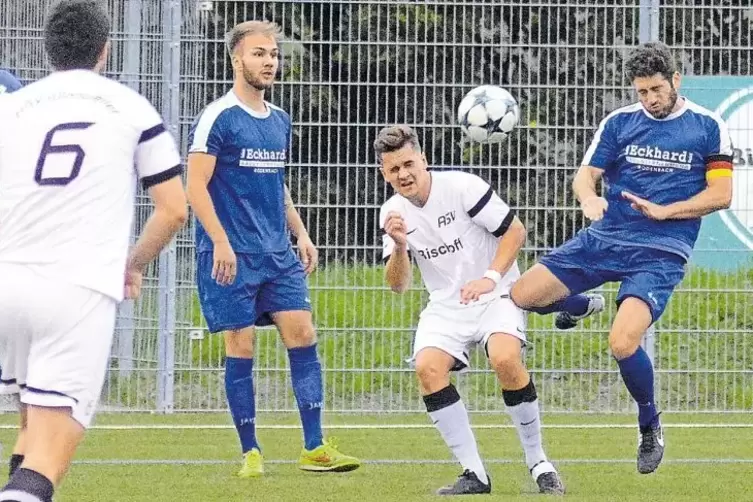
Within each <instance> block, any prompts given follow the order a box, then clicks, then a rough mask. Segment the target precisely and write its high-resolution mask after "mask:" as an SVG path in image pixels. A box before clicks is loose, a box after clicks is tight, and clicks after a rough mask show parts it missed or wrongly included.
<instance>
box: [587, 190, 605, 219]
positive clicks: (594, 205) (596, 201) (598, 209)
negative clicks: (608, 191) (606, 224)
mask: <svg viewBox="0 0 753 502" xmlns="http://www.w3.org/2000/svg"><path fill="white" fill-rule="evenodd" d="M607 207H609V204H608V203H607V200H606V199H605V198H604V197H599V196H598V195H594V196H592V197H588V198H587V199H586V200H584V201H583V202H581V204H580V208H581V209H582V210H583V214H584V215H585V216H586V218H588V219H589V220H591V221H599V220H600V219H602V218H603V217H604V212H605V211H606V210H607Z"/></svg>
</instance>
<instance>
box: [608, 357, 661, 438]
mask: <svg viewBox="0 0 753 502" xmlns="http://www.w3.org/2000/svg"><path fill="white" fill-rule="evenodd" d="M617 365H618V366H619V367H620V373H621V374H622V379H623V380H624V381H625V386H626V387H627V389H628V391H629V392H630V395H631V396H633V399H635V402H636V403H638V424H639V425H640V427H641V428H644V427H648V426H653V427H655V426H657V425H659V417H658V415H657V413H656V404H655V403H654V368H653V366H652V365H651V359H649V358H648V354H646V351H645V350H643V347H638V350H636V351H635V353H634V354H633V355H632V356H630V357H627V358H625V359H622V360H617Z"/></svg>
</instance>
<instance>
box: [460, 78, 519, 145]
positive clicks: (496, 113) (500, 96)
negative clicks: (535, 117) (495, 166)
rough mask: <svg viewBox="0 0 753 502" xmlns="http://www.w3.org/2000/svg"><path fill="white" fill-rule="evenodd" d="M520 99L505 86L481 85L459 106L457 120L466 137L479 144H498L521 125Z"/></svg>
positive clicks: (469, 93)
mask: <svg viewBox="0 0 753 502" xmlns="http://www.w3.org/2000/svg"><path fill="white" fill-rule="evenodd" d="M519 116H520V109H519V108H518V102H517V101H516V100H515V98H514V97H513V96H512V94H510V93H509V92H508V91H507V90H506V89H503V88H501V87H497V86H496V85H482V86H479V87H476V88H475V89H473V90H471V91H470V92H468V94H466V95H465V97H464V98H463V100H462V101H461V102H460V104H459V105H458V122H459V123H460V128H461V129H462V130H463V133H465V135H466V136H468V137H469V138H470V139H472V140H473V141H477V142H479V143H498V142H500V141H502V140H504V139H505V138H506V137H507V135H508V134H510V132H511V131H512V130H513V129H514V128H515V126H516V125H517V124H518V118H519Z"/></svg>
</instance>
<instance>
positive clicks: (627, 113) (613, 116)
mask: <svg viewBox="0 0 753 502" xmlns="http://www.w3.org/2000/svg"><path fill="white" fill-rule="evenodd" d="M643 114H644V113H643V105H642V104H640V102H637V103H631V104H629V105H625V106H621V107H619V108H617V109H615V110H612V111H611V112H609V113H608V114H607V116H606V117H604V119H603V120H602V125H606V124H615V123H620V122H622V121H624V120H626V119H629V118H631V117H634V116H636V115H643Z"/></svg>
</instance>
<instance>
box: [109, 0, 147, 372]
mask: <svg viewBox="0 0 753 502" xmlns="http://www.w3.org/2000/svg"><path fill="white" fill-rule="evenodd" d="M141 2H142V0H127V3H126V21H125V26H124V28H125V30H124V31H125V35H126V40H125V44H124V45H125V50H124V54H123V72H122V73H121V75H120V81H121V82H122V83H123V84H125V85H127V86H128V87H130V88H131V89H133V90H135V91H136V92H139V73H140V70H141V43H140V40H141V7H142V5H141ZM133 241H134V235H133V233H131V243H133ZM115 332H116V333H117V334H118V338H117V347H116V351H117V352H116V355H117V360H118V377H120V378H128V377H130V376H131V372H132V371H133V344H134V302H133V300H126V301H123V302H122V303H121V304H120V305H119V306H118V317H117V320H116V324H115Z"/></svg>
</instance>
